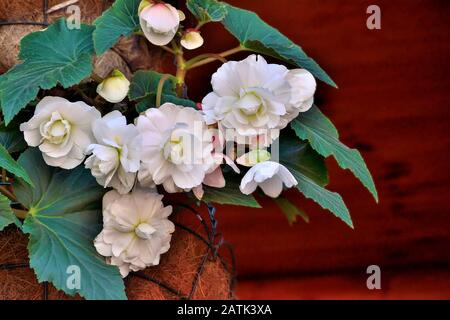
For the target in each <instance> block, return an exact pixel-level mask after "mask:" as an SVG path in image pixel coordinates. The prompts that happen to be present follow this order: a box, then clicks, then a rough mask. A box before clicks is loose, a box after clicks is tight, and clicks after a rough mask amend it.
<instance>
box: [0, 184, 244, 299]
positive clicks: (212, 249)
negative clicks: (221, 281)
mask: <svg viewBox="0 0 450 320" xmlns="http://www.w3.org/2000/svg"><path fill="white" fill-rule="evenodd" d="M6 184H7V183H6ZM173 205H174V206H178V207H181V208H182V209H185V210H183V211H180V212H189V213H191V214H193V215H194V216H195V217H196V218H197V220H198V221H199V222H200V223H201V225H202V226H203V228H204V229H205V232H206V235H207V239H206V238H205V237H203V236H202V235H200V234H198V233H197V232H195V231H194V230H192V229H191V228H189V227H187V226H185V225H183V224H181V223H179V222H176V221H175V222H174V224H175V226H176V227H177V228H179V229H181V230H184V231H186V232H188V233H190V234H191V235H193V236H195V237H196V238H197V239H199V240H200V241H202V242H203V243H204V244H205V246H206V251H205V254H204V255H203V257H202V258H201V262H200V264H199V265H198V267H197V272H196V274H195V276H194V280H193V282H192V288H191V290H190V291H189V293H188V294H187V295H185V294H183V293H182V292H180V291H179V290H177V289H175V288H173V287H171V286H170V285H169V284H167V283H164V282H162V281H160V280H158V279H155V278H153V277H151V276H149V275H147V274H145V273H144V272H141V271H140V272H135V273H130V275H129V276H130V277H135V278H139V279H141V280H144V281H150V282H152V283H155V284H156V285H158V286H160V287H161V288H163V289H164V290H166V291H167V292H169V293H170V294H172V295H174V296H176V297H177V298H178V299H180V300H189V299H192V298H193V297H194V295H195V293H196V291H197V289H198V286H199V283H200V279H201V276H202V274H203V272H204V270H205V266H206V263H207V262H208V261H209V260H211V259H212V260H214V259H219V261H220V262H221V264H222V266H223V267H224V268H225V270H227V271H228V272H229V273H230V296H229V298H231V299H232V298H234V287H235V283H236V261H235V256H234V252H233V248H232V247H231V245H230V244H229V243H227V242H225V241H224V240H223V238H222V236H221V234H218V233H217V225H218V222H217V220H216V219H215V211H216V209H215V208H214V207H213V206H211V205H209V204H208V205H207V208H208V214H209V215H208V217H209V219H208V220H209V223H210V226H209V225H208V224H207V223H206V221H205V219H204V218H203V217H202V216H201V214H200V212H198V211H196V210H195V209H194V208H192V207H190V206H187V205H185V204H173ZM180 212H176V214H175V216H174V218H176V216H178V215H179V214H180ZM221 248H225V249H227V250H228V251H229V253H230V257H231V262H230V263H227V262H226V260H225V259H224V257H222V256H220V255H219V253H218V251H219V250H220V249H221ZM28 267H29V264H28V263H4V264H0V270H15V269H20V268H28ZM42 290H43V292H42V298H43V300H48V299H49V284H48V282H44V283H43V289H42Z"/></svg>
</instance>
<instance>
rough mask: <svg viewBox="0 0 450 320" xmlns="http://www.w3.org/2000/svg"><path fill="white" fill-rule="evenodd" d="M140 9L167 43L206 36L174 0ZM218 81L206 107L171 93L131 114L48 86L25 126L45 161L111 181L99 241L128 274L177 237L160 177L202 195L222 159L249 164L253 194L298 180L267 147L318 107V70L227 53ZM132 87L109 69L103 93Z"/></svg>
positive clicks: (112, 97)
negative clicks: (174, 99) (130, 118)
mask: <svg viewBox="0 0 450 320" xmlns="http://www.w3.org/2000/svg"><path fill="white" fill-rule="evenodd" d="M139 18H140V24H141V28H142V31H143V33H144V35H145V37H146V38H147V39H148V40H149V41H150V42H151V43H152V44H154V45H158V46H165V45H167V44H168V43H169V42H171V41H172V40H173V39H174V37H175V36H176V35H177V34H178V35H179V40H180V44H181V46H183V47H184V48H186V49H189V50H192V49H196V48H198V47H200V46H201V45H202V44H203V38H202V37H201V35H200V32H199V31H198V30H197V29H187V30H186V31H183V32H182V33H181V34H180V33H179V30H180V22H181V21H182V20H183V19H184V14H183V13H182V12H181V11H178V10H176V9H175V8H174V7H172V6H171V5H169V4H165V3H162V2H151V1H142V3H141V5H140V7H139ZM211 84H212V88H213V91H212V92H211V93H209V94H208V95H207V96H206V97H205V98H204V99H203V102H202V104H201V108H199V109H201V110H197V109H194V108H191V107H184V106H181V105H176V104H172V103H165V104H163V105H161V106H159V107H158V108H150V109H148V110H146V111H145V112H143V113H141V114H140V115H138V116H137V117H136V118H135V120H134V123H127V119H126V117H125V116H124V115H123V114H122V113H121V112H120V111H118V110H115V111H111V112H109V113H106V114H104V115H103V116H101V114H100V112H99V111H98V110H97V109H96V108H95V107H93V106H89V105H87V104H86V103H84V102H74V103H73V102H69V101H68V100H66V99H64V98H61V97H51V96H48V97H45V98H44V99H42V100H41V101H40V102H39V103H38V104H37V106H36V109H35V113H34V116H33V117H32V118H31V119H30V120H29V121H28V122H25V123H22V124H21V126H20V130H21V131H23V132H24V136H25V140H26V141H27V143H28V145H30V146H33V147H39V149H40V150H41V152H42V154H43V159H44V160H45V162H46V163H47V164H48V165H50V166H56V167H61V168H63V169H72V168H75V167H76V166H78V165H80V164H82V163H83V162H84V165H85V167H86V168H87V169H89V170H90V172H91V174H92V176H93V177H94V178H95V179H96V181H97V182H98V184H100V185H101V186H103V187H105V188H111V189H112V190H111V191H109V192H108V193H106V195H105V196H104V199H103V230H102V232H101V233H100V234H99V235H98V236H97V238H96V239H95V247H96V249H97V251H98V252H99V253H100V254H101V255H103V256H105V257H106V258H107V261H108V262H109V263H110V264H112V265H115V266H118V267H119V269H120V271H121V274H122V275H123V276H126V275H127V274H128V273H129V272H130V271H136V270H140V269H143V268H145V267H148V266H153V265H157V264H158V263H159V260H160V256H161V254H163V253H165V252H166V251H167V250H168V249H169V247H170V240H171V234H172V232H173V231H174V225H173V223H172V222H170V221H169V220H168V217H169V215H170V214H171V211H172V208H171V207H170V206H168V207H164V205H163V203H162V195H159V194H158V193H157V192H158V189H157V188H158V186H159V191H165V192H167V193H176V192H186V193H188V192H189V193H190V192H192V193H193V195H195V197H197V198H198V199H200V200H201V199H202V197H203V195H204V186H208V187H213V188H224V187H225V186H226V184H227V181H226V178H225V175H224V171H223V169H224V165H227V166H229V167H231V169H232V171H234V173H236V174H240V173H241V172H244V173H245V174H244V176H243V178H242V180H241V184H240V191H241V192H242V193H243V194H246V195H249V194H251V193H253V192H255V190H256V189H257V188H258V187H260V189H261V190H262V191H263V192H264V193H265V194H266V195H267V196H269V197H273V198H276V197H278V196H279V195H280V194H281V192H282V191H283V187H284V186H285V187H287V188H291V187H293V186H295V185H297V180H296V179H295V177H294V176H293V175H292V174H291V173H290V172H289V170H288V169H287V168H286V167H284V166H283V165H281V164H280V163H278V162H276V161H275V159H273V158H272V155H271V153H270V152H269V151H268V150H269V148H270V147H271V144H272V143H273V142H274V140H275V139H277V138H278V136H279V134H280V130H282V129H283V128H285V127H286V126H287V125H288V123H289V122H290V121H292V120H293V119H294V118H296V117H297V116H298V115H299V113H300V112H305V111H307V110H308V109H309V108H311V106H312V104H313V99H314V93H315V89H316V82H315V80H314V77H313V76H312V75H311V73H309V72H308V71H306V70H304V69H294V70H288V69H287V68H286V67H284V66H282V65H278V64H269V63H268V62H267V61H266V60H265V59H264V58H263V57H262V56H257V55H250V56H249V57H247V58H246V59H244V60H242V61H238V62H236V61H231V62H227V63H224V64H223V65H222V66H221V67H220V68H219V69H218V70H217V72H216V73H214V75H213V76H212V81H211ZM129 88H130V81H129V80H128V79H127V78H126V77H125V76H124V75H123V74H122V73H121V72H120V71H119V70H112V71H111V73H110V75H109V76H108V77H107V78H105V79H102V80H101V81H99V84H98V86H97V93H98V94H99V96H101V97H102V98H103V99H104V100H106V101H108V102H109V103H114V104H116V103H122V102H123V101H124V100H125V99H126V96H127V94H128V91H129ZM123 103H125V104H126V103H127V102H123ZM242 150H244V152H240V151H242Z"/></svg>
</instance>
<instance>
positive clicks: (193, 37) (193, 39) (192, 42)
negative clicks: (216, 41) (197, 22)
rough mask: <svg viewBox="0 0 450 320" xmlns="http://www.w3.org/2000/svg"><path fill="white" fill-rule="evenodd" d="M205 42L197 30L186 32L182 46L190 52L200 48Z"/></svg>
mask: <svg viewBox="0 0 450 320" xmlns="http://www.w3.org/2000/svg"><path fill="white" fill-rule="evenodd" d="M203 42H204V41H203V37H202V35H201V34H200V32H199V31H198V30H195V29H192V30H188V31H186V33H185V34H184V35H183V38H182V39H181V45H182V46H183V47H184V48H186V49H188V50H194V49H197V48H200V47H201V46H202V45H203Z"/></svg>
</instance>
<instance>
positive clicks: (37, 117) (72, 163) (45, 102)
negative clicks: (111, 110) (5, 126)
mask: <svg viewBox="0 0 450 320" xmlns="http://www.w3.org/2000/svg"><path fill="white" fill-rule="evenodd" d="M100 117H101V114H100V112H99V111H98V110H97V109H95V108H94V107H90V106H88V105H87V104H86V103H84V102H82V101H79V102H74V103H72V102H70V101H68V100H66V99H64V98H60V97H45V98H43V99H42V100H41V101H40V102H39V103H38V104H37V105H36V109H35V111H34V116H33V117H32V118H31V119H30V120H29V121H28V122H25V123H22V124H21V125H20V131H23V134H24V137H25V141H26V142H27V144H28V145H29V146H31V147H37V146H39V149H40V150H41V152H42V156H43V158H44V161H45V163H47V164H48V165H49V166H54V167H60V168H63V169H73V168H75V167H76V166H78V165H79V164H81V163H82V162H83V160H84V158H85V157H86V155H85V151H86V148H87V147H88V146H89V145H90V144H91V143H92V142H93V141H94V137H93V135H92V129H91V124H92V122H93V121H94V120H96V119H98V118H100Z"/></svg>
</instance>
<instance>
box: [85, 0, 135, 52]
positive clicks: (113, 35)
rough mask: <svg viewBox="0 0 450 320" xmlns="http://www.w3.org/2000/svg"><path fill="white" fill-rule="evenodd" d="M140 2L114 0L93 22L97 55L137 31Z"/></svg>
mask: <svg viewBox="0 0 450 320" xmlns="http://www.w3.org/2000/svg"><path fill="white" fill-rule="evenodd" d="M140 2H141V0H116V2H114V4H113V5H112V7H111V8H109V9H108V10H106V11H105V12H103V14H102V15H101V16H100V17H98V18H97V19H96V20H95V21H94V25H95V26H96V28H95V31H94V46H95V52H96V53H97V54H98V55H101V54H103V53H105V51H106V50H108V49H109V48H111V47H112V46H114V44H116V42H117V41H118V40H119V38H120V37H121V36H129V35H131V34H132V33H133V32H135V31H137V30H138V28H139V16H138V9H139V3H140Z"/></svg>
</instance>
